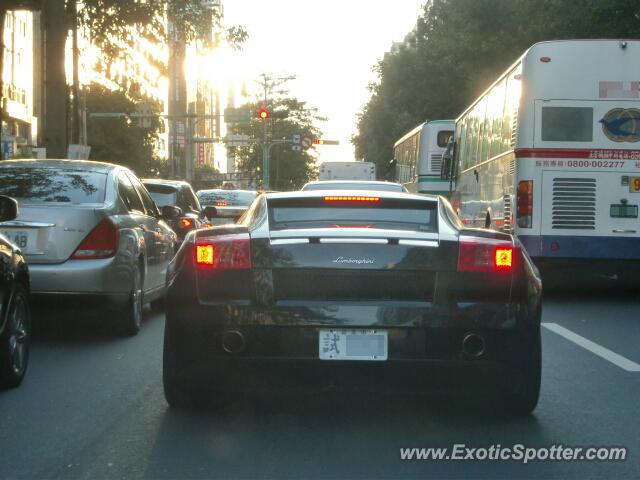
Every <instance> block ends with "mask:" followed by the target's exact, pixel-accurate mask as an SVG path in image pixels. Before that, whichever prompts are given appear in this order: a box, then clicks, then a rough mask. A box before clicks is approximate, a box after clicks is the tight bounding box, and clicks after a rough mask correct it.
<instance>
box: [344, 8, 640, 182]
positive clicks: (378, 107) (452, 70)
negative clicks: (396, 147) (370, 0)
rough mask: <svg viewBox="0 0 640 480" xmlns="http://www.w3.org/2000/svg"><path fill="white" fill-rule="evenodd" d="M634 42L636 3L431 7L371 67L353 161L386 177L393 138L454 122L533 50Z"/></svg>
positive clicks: (639, 25)
mask: <svg viewBox="0 0 640 480" xmlns="http://www.w3.org/2000/svg"><path fill="white" fill-rule="evenodd" d="M639 34H640V3H639V2H637V1H636V0H611V1H608V2H602V1H599V0H430V1H428V2H427V4H426V5H425V7H424V11H423V12H422V14H421V15H420V17H419V18H418V21H417V24H416V27H415V29H414V30H413V31H412V32H410V33H409V34H408V35H407V36H406V38H405V40H404V41H403V42H402V43H400V44H398V45H394V47H393V48H392V49H391V51H390V52H388V53H387V54H386V55H385V56H384V58H383V59H382V60H381V61H380V62H379V63H378V64H377V65H376V67H375V71H376V73H377V74H378V81H377V82H375V83H374V84H372V85H370V86H369V89H370V91H371V99H370V100H369V102H368V103H367V104H366V105H365V107H364V108H363V110H362V111H361V112H360V114H359V116H358V124H357V128H358V131H357V134H356V135H355V136H354V137H353V138H352V141H353V143H354V145H355V148H356V155H357V156H358V157H360V158H364V159H366V160H368V161H374V162H376V164H377V167H378V171H380V172H385V171H387V166H388V162H389V160H390V159H391V158H392V156H393V151H392V149H393V144H394V142H395V141H396V140H397V139H398V138H400V136H402V135H403V134H404V133H406V132H407V131H408V130H410V129H411V128H413V127H415V126H416V125H418V124H420V123H422V122H424V121H425V120H427V119H432V120H433V119H445V118H456V117H457V116H458V115H459V114H460V113H461V112H462V111H463V109H464V108H465V107H466V106H467V105H469V104H470V103H471V102H472V101H473V100H474V99H475V98H477V96H478V95H480V94H481V93H482V91H484V90H485V89H486V88H487V87H488V86H489V85H490V84H491V82H492V81H493V80H495V78H497V76H498V75H499V74H500V73H501V72H502V71H504V70H506V68H507V67H508V66H509V65H510V64H511V63H513V62H514V61H515V60H516V59H517V58H518V57H519V56H520V55H521V54H522V53H523V52H524V51H525V50H526V49H527V48H528V47H530V46H531V45H532V44H534V43H536V42H539V41H542V40H547V39H563V38H564V39H566V38H620V37H622V38H636V37H638V35H639Z"/></svg>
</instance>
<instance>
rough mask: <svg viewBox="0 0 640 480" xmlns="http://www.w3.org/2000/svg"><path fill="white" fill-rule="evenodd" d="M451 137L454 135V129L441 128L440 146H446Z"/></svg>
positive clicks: (439, 134) (439, 135)
mask: <svg viewBox="0 0 640 480" xmlns="http://www.w3.org/2000/svg"><path fill="white" fill-rule="evenodd" d="M451 137H453V130H441V131H440V132H438V146H439V147H440V148H444V147H446V146H447V143H449V139H450V138H451Z"/></svg>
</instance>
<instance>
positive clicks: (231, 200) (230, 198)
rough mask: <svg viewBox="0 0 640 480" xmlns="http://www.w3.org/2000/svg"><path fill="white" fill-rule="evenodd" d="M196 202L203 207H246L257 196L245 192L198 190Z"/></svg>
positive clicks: (250, 192) (255, 193) (253, 193)
mask: <svg viewBox="0 0 640 480" xmlns="http://www.w3.org/2000/svg"><path fill="white" fill-rule="evenodd" d="M197 195H198V200H200V203H201V204H202V205H203V206H209V205H214V206H220V207H248V206H249V205H251V204H252V203H253V201H254V200H255V198H256V197H257V196H258V194H257V192H252V191H247V190H200V191H199V192H198V193H197Z"/></svg>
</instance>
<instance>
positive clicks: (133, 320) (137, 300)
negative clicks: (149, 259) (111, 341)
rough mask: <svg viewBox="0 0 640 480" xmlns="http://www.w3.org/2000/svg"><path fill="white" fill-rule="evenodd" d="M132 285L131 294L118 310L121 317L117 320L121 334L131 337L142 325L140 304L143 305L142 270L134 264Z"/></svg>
mask: <svg viewBox="0 0 640 480" xmlns="http://www.w3.org/2000/svg"><path fill="white" fill-rule="evenodd" d="M132 280H133V286H132V288H131V295H130V296H129V300H127V304H126V305H125V307H124V308H123V310H121V311H120V312H119V314H120V315H121V318H120V320H119V327H120V328H119V330H120V331H121V332H122V334H123V335H126V336H128V337H132V336H134V335H137V333H138V332H139V331H140V326H141V325H142V305H143V298H142V297H143V291H142V282H143V280H142V272H141V269H140V267H139V266H136V267H135V268H134V270H133V276H132Z"/></svg>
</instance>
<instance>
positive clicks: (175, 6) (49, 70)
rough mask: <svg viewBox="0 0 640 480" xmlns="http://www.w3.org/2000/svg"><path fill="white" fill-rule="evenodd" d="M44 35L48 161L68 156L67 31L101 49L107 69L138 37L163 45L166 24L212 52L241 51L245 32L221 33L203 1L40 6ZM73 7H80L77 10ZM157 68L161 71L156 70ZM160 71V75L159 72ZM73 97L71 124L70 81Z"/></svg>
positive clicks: (109, 0) (62, 0)
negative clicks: (221, 45)
mask: <svg viewBox="0 0 640 480" xmlns="http://www.w3.org/2000/svg"><path fill="white" fill-rule="evenodd" d="M42 1H43V3H44V13H45V15H44V24H45V29H46V36H47V37H46V38H47V43H46V55H45V58H46V62H47V63H46V67H45V72H46V77H47V82H46V84H45V89H46V92H45V98H46V106H45V118H44V136H45V143H46V145H47V148H48V153H49V154H50V156H52V157H63V156H65V155H66V143H67V137H68V133H67V130H68V129H67V123H68V122H66V121H64V119H66V118H67V110H69V95H68V92H67V87H66V85H67V82H66V78H65V71H64V58H65V44H66V43H65V42H66V38H67V34H68V30H69V28H71V29H72V30H73V31H75V30H76V28H78V27H81V28H83V29H84V30H85V31H86V32H87V33H88V35H89V38H90V40H91V42H92V43H93V44H94V45H95V46H97V47H99V48H100V50H101V52H102V56H103V60H104V61H105V63H106V64H109V63H111V62H113V61H114V60H115V59H117V58H118V57H119V56H120V55H122V54H123V48H122V47H123V45H124V46H132V45H133V43H134V41H135V35H133V33H134V32H135V33H136V34H141V35H143V36H146V37H147V38H149V39H151V40H152V41H167V40H168V36H169V32H168V29H167V28H165V23H166V21H167V18H168V19H171V21H172V23H173V24H174V25H176V26H178V27H179V28H178V32H177V34H178V35H179V37H180V38H181V39H183V40H186V41H191V40H194V39H198V40H199V41H201V42H202V43H204V44H207V45H209V46H215V45H216V44H217V43H218V42H220V41H222V39H223V38H224V39H226V40H227V41H228V42H229V43H230V44H231V45H232V46H236V47H239V46H240V45H241V44H242V42H243V41H244V40H245V39H246V37H247V32H246V31H245V30H244V28H242V27H239V26H234V27H231V28H228V29H226V30H225V29H224V28H223V26H222V22H221V18H220V15H219V13H217V11H216V10H211V8H210V7H208V6H207V3H206V2H203V1H201V0H153V1H139V0H80V1H79V2H76V1H75V0H42ZM65 4H66V7H67V8H66V10H65ZM77 4H79V5H80V6H79V7H78V8H76V6H77ZM158 67H161V65H158ZM160 70H161V71H162V70H163V69H162V68H160ZM72 90H73V92H74V93H75V97H74V102H75V103H76V104H75V105H74V106H73V115H72V120H73V122H72V124H73V125H75V127H76V132H77V130H78V129H77V124H78V122H77V120H75V119H74V116H76V115H77V112H78V111H79V108H78V105H77V101H78V98H79V95H78V92H79V86H78V79H77V76H76V78H74V79H73V87H72Z"/></svg>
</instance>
